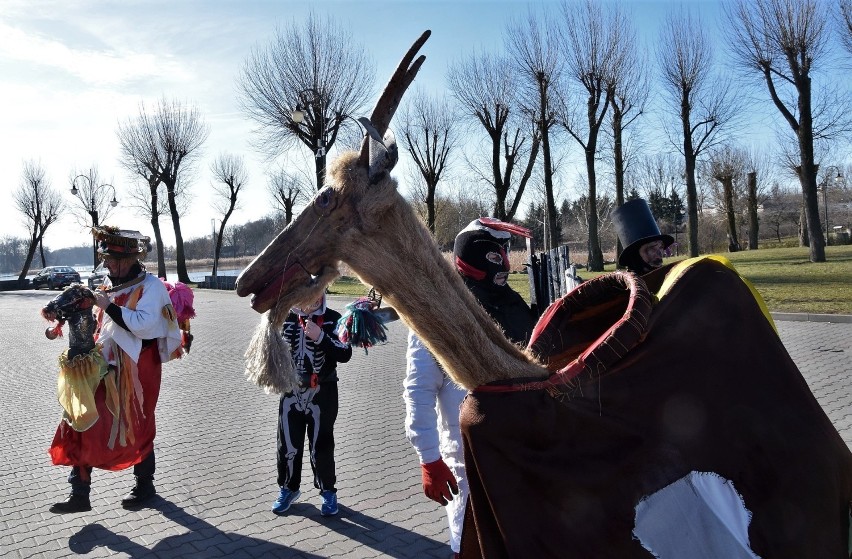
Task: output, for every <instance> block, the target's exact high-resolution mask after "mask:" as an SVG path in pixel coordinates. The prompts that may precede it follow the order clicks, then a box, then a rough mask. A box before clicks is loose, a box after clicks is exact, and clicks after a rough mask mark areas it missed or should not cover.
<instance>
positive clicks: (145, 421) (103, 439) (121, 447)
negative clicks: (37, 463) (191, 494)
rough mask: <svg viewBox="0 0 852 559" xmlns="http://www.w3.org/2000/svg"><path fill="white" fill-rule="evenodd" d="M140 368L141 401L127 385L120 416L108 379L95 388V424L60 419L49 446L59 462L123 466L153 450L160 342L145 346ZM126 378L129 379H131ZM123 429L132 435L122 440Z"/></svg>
mask: <svg viewBox="0 0 852 559" xmlns="http://www.w3.org/2000/svg"><path fill="white" fill-rule="evenodd" d="M137 370H138V372H139V384H140V385H141V389H142V390H141V392H142V402H141V405H140V402H139V398H137V396H136V393H135V391H134V390H133V388H132V386H126V387H125V388H126V389H127V390H128V391H127V393H126V394H127V397H126V399H125V398H122V400H123V402H122V404H121V406H122V409H121V412H120V413H119V414H118V416H117V417H116V416H114V415H113V414H112V412H110V410H109V409H108V408H107V402H106V393H107V391H106V385H105V384H106V383H105V382H101V383H100V385H99V386H98V388H97V390H96V392H95V405H96V407H97V409H98V416H99V417H98V420H97V421H96V422H95V424H94V425H92V426H91V427H90V428H89V429H87V430H86V431H82V432H80V431H75V430H74V429H72V428H71V426H69V425H68V424H67V423H66V422H65V421H61V422H60V423H59V427H57V429H56V434H55V435H54V437H53V443H52V444H51V445H50V449H49V450H48V453H49V454H50V457H51V459H52V461H53V463H54V464H55V465H57V466H81V467H92V468H100V469H102V470H123V469H125V468H129V467H130V466H133V465H134V464H138V463H139V462H141V461H142V460H143V459H144V458H145V457H146V456H147V455H148V454H150V453H151V451H152V450H153V449H154V436H155V435H156V432H157V428H156V421H155V419H154V409H155V408H156V407H157V399H158V398H159V397H160V380H161V377H162V364H161V362H160V352H159V350H158V348H157V344H156V343H154V344H151V345H149V346H148V347H145V348H143V349H142V352H141V353H140V355H139V363H138V364H137ZM110 374H115V373H110ZM124 382H125V383H127V379H125V380H124ZM116 422H119V423H116ZM120 432H123V433H126V434H128V435H129V436H126V437H124V439H125V440H124V441H122V440H121V439H122V437H121V436H118V435H117V433H120ZM111 439H112V443H111V442H110V441H111ZM122 442H123V443H124V444H122ZM110 444H111V445H112V448H110Z"/></svg>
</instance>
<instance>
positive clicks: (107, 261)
mask: <svg viewBox="0 0 852 559" xmlns="http://www.w3.org/2000/svg"><path fill="white" fill-rule="evenodd" d="M134 262H136V260H135V259H133V258H115V257H114V256H104V266H106V268H107V270H109V275H110V276H112V277H114V278H123V277H125V276H126V275H127V274H128V273H129V272H130V268H131V266H133V263H134Z"/></svg>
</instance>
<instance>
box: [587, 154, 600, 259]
mask: <svg viewBox="0 0 852 559" xmlns="http://www.w3.org/2000/svg"><path fill="white" fill-rule="evenodd" d="M593 145H594V144H593V143H590V147H589V148H587V149H586V172H587V173H588V175H589V261H588V270H589V271H590V272H603V269H604V262H603V252H602V251H601V238H600V235H599V234H598V229H599V226H598V194H597V184H596V183H597V177H596V176H595V149H594V147H592V146H593Z"/></svg>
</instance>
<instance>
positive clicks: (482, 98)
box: [447, 54, 541, 221]
mask: <svg viewBox="0 0 852 559" xmlns="http://www.w3.org/2000/svg"><path fill="white" fill-rule="evenodd" d="M447 82H448V87H449V88H450V90H451V91H452V92H453V95H454V96H455V98H456V100H457V101H458V102H459V104H460V105H461V114H462V118H465V119H469V120H472V121H473V122H476V123H478V124H480V125H481V126H482V127H483V128H485V133H486V134H487V135H488V138H489V140H490V145H489V148H490V150H489V151H490V154H489V157H488V165H489V170H488V172H486V171H485V170H484V169H483V170H482V171H481V172H480V171H479V169H478V168H477V167H476V166H474V172H475V173H476V174H477V175H479V176H480V177H482V178H483V180H484V181H485V182H486V183H487V184H489V185H490V186H491V188H492V189H493V190H494V209H493V211H492V215H493V216H494V217H496V218H497V219H500V220H504V221H511V220H513V219H514V218H515V214H516V213H517V211H518V207H519V206H520V203H521V199H522V197H523V194H524V191H525V190H526V186H527V183H528V182H529V180H530V177H531V176H532V174H533V169H534V167H535V161H536V159H537V158H538V152H539V149H540V146H541V134H540V131H539V129H538V128H537V127H534V126H529V121H528V119H527V118H525V117H521V118H519V116H520V115H521V110H520V106H519V105H518V101H517V97H516V88H517V75H516V73H515V68H514V66H513V65H512V63H511V61H509V60H507V59H505V58H500V57H496V56H493V55H490V54H472V55H470V56H468V57H467V58H465V59H463V60H461V61H459V62H456V63H454V64H453V65H452V66H451V67H450V70H449V72H448V74H447ZM513 117H514V118H513ZM504 162H505V163H504ZM516 171H519V172H520V176H519V177H516V176H515V172H516Z"/></svg>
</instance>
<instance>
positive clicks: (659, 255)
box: [639, 240, 666, 269]
mask: <svg viewBox="0 0 852 559" xmlns="http://www.w3.org/2000/svg"><path fill="white" fill-rule="evenodd" d="M665 251H666V245H665V244H663V241H660V240H657V241H652V242H650V243H645V244H644V245H642V246H641V247H639V256H641V257H642V260H644V261H645V264H647V265H648V266H650V267H651V268H655V269H656V268H659V267H660V266H662V265H663V256H664V255H665Z"/></svg>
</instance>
